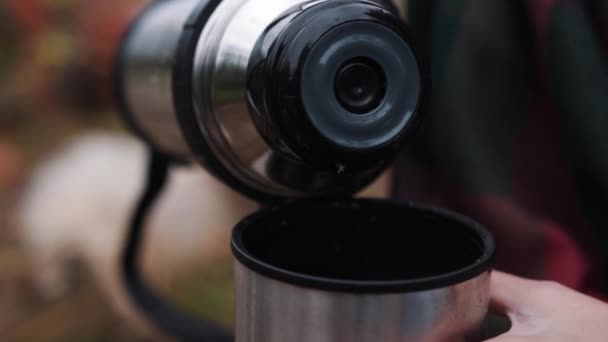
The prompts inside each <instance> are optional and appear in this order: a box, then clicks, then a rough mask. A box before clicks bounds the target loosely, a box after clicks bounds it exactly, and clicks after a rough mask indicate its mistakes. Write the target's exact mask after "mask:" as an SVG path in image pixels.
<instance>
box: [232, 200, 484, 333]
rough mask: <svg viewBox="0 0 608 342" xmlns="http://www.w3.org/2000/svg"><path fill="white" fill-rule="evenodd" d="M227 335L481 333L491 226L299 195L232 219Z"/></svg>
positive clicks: (386, 205)
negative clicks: (232, 282) (231, 328)
mask: <svg viewBox="0 0 608 342" xmlns="http://www.w3.org/2000/svg"><path fill="white" fill-rule="evenodd" d="M232 249H233V253H234V255H235V258H236V261H235V269H236V341H237V342H341V341H344V342H378V341H382V342H404V341H416V342H417V341H425V342H426V341H428V342H439V341H449V342H455V341H479V340H480V339H481V333H482V323H483V320H484V317H485V315H486V314H487V311H488V301H489V280H490V267H491V261H492V257H493V254H494V242H493V239H492V237H491V235H490V234H489V233H488V232H487V231H486V230H484V229H483V228H482V227H480V226H479V225H478V224H476V223H475V222H473V221H471V220H469V219H467V218H464V217H462V216H460V215H457V214H454V213H451V212H448V211H445V210H442V209H435V208H429V207H424V206H420V205H416V204H397V203H392V202H386V201H377V200H336V201H306V202H302V201H300V202H296V203H292V204H287V205H284V206H281V207H276V208H271V209H266V210H264V211H261V212H259V213H256V214H254V215H252V216H250V217H248V218H246V219H245V220H243V221H242V222H241V223H239V224H238V225H237V227H236V228H235V230H234V232H233V237H232Z"/></svg>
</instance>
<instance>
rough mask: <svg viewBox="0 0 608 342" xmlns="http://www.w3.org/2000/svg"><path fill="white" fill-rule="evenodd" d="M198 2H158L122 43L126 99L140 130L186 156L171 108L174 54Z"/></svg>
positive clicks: (157, 143)
mask: <svg viewBox="0 0 608 342" xmlns="http://www.w3.org/2000/svg"><path fill="white" fill-rule="evenodd" d="M197 4H198V0H176V1H159V2H157V3H155V4H153V5H151V7H149V8H148V9H147V10H146V12H145V20H138V21H137V22H136V23H135V26H134V27H133V28H132V31H131V32H130V34H129V36H128V37H127V41H126V42H125V48H124V56H123V61H124V62H123V63H124V66H123V68H122V69H123V70H124V75H123V76H122V77H123V80H124V84H125V85H124V89H125V92H126V94H125V99H126V102H127V106H128V107H129V112H130V114H129V115H132V116H133V119H134V120H135V121H137V124H138V125H139V127H140V129H142V130H143V131H144V132H145V134H146V135H147V136H149V137H151V138H152V139H153V140H154V143H155V144H156V145H158V146H159V147H161V148H163V149H164V150H166V151H169V152H172V153H176V154H179V155H189V154H190V148H189V147H188V145H187V143H186V141H185V140H184V138H183V136H182V133H181V130H180V128H179V125H178V123H177V118H176V113H175V110H174V107H173V90H172V84H171V82H172V77H173V75H172V73H173V63H174V60H175V52H176V48H177V44H178V42H179V37H180V35H181V33H182V29H183V26H184V23H185V22H186V19H187V18H188V16H189V15H190V13H191V12H192V10H193V9H194V7H195V6H196V5H197Z"/></svg>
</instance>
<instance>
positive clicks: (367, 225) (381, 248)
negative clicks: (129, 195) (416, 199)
mask: <svg viewBox="0 0 608 342" xmlns="http://www.w3.org/2000/svg"><path fill="white" fill-rule="evenodd" d="M236 234H237V235H238V237H237V240H238V244H241V246H240V248H242V250H243V251H244V252H245V253H247V254H249V256H250V257H251V258H253V259H255V260H258V261H261V262H262V263H264V264H266V265H270V266H271V267H275V268H278V269H282V270H285V271H288V272H294V273H298V274H305V275H307V276H312V277H322V278H330V279H340V280H349V281H370V282H379V281H380V282H381V281H385V282H386V281H408V280H416V279H421V278H428V277H436V276H441V275H445V274H449V273H452V272H457V271H459V270H463V269H465V268H467V267H471V265H474V264H476V263H479V262H480V260H481V259H482V258H489V256H488V254H489V253H488V241H487V239H486V238H487V236H484V234H487V232H485V231H484V230H482V229H480V228H479V227H478V226H476V224H474V222H472V221H471V222H469V221H468V220H466V219H463V218H460V217H457V216H452V215H450V214H448V213H446V212H439V211H433V210H427V209H421V208H415V207H412V206H405V205H395V204H387V203H382V202H376V201H369V202H352V203H332V204H308V205H292V206H288V207H286V208H283V209H280V210H274V211H270V212H268V213H266V214H262V215H258V216H256V217H254V218H252V219H251V220H248V221H247V222H246V223H245V224H242V225H241V227H240V229H239V227H237V230H236ZM488 235H489V234H488ZM492 248H493V247H492Z"/></svg>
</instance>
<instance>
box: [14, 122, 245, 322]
mask: <svg viewBox="0 0 608 342" xmlns="http://www.w3.org/2000/svg"><path fill="white" fill-rule="evenodd" d="M147 157H148V156H147V153H146V149H145V146H144V145H143V144H142V143H140V142H138V141H137V140H135V139H134V138H130V137H126V136H123V135H119V134H111V133H94V134H88V135H85V136H81V137H79V138H77V139H76V140H74V141H72V142H71V143H69V144H68V145H67V146H65V147H64V148H63V149H61V150H60V151H58V152H57V153H56V154H55V155H53V156H51V157H50V158H49V159H48V160H47V161H46V162H43V163H42V164H41V165H40V166H39V167H38V168H37V170H36V171H35V173H34V174H33V176H32V179H31V182H30V183H29V185H28V187H27V189H26V191H25V193H24V194H23V197H22V199H21V201H20V205H19V208H18V220H19V221H20V226H21V231H20V233H21V237H22V240H23V242H24V244H25V245H26V248H27V249H28V251H29V253H30V255H31V257H32V260H33V262H34V276H35V277H36V278H35V281H36V283H37V285H38V287H39V288H40V289H41V290H42V291H43V293H44V294H46V296H48V297H56V296H60V295H61V294H62V293H64V292H65V291H66V290H67V289H68V284H67V277H66V270H67V266H68V264H69V261H70V260H72V259H77V260H80V261H83V262H84V263H85V264H86V265H87V266H88V268H90V271H91V272H92V273H93V274H94V276H95V279H96V281H97V282H98V283H99V285H100V287H101V289H102V290H103V291H104V292H105V294H106V295H107V296H109V298H110V300H111V302H112V304H113V306H114V307H115V308H116V309H117V310H118V311H119V313H121V314H122V315H124V316H125V317H127V318H129V319H131V321H133V320H135V321H137V322H132V323H136V324H138V325H139V326H142V323H143V321H141V319H139V315H137V314H136V312H135V311H133V307H132V306H131V303H130V301H129V299H128V298H127V297H126V295H125V292H124V289H123V283H122V278H121V275H120V270H119V267H118V265H119V257H120V255H121V252H122V248H123V243H124V241H125V238H126V232H127V225H128V222H129V220H130V217H131V214H132V209H133V208H134V206H135V204H136V202H137V200H138V198H139V196H140V192H141V190H142V187H143V184H144V180H145V174H146V162H147ZM256 207H257V206H256V204H255V203H254V202H252V201H250V200H247V199H244V198H243V197H241V196H240V195H238V194H236V193H235V192H233V191H231V190H230V189H228V188H227V187H225V186H224V185H223V184H221V183H219V182H218V181H217V180H215V179H214V178H212V177H211V176H210V175H208V174H207V173H206V172H205V171H204V170H203V169H202V168H201V167H199V166H197V165H194V166H192V167H181V168H173V169H172V171H171V173H170V178H169V183H168V186H167V188H166V190H165V192H164V193H163V195H162V198H161V199H160V200H159V201H158V203H157V205H156V207H155V209H154V211H153V213H152V214H151V216H150V219H149V220H148V224H147V229H146V235H145V248H144V253H143V254H144V256H143V263H142V264H143V267H144V269H145V272H146V274H147V275H148V276H149V277H150V278H151V280H152V281H154V282H155V283H159V282H161V283H162V282H166V281H170V280H171V278H172V277H173V276H174V275H175V274H174V273H176V272H180V271H187V270H188V269H189V268H192V267H198V266H200V265H211V264H212V263H213V261H217V258H225V257H229V235H230V231H231V228H232V227H233V226H234V225H235V224H236V222H237V221H238V220H239V219H241V218H243V217H244V216H245V215H247V214H248V213H250V212H252V211H254V210H255V209H256ZM144 327H145V325H144Z"/></svg>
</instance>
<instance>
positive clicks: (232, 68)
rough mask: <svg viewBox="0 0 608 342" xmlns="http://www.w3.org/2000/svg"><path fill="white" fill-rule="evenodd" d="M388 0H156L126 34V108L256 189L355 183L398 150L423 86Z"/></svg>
mask: <svg viewBox="0 0 608 342" xmlns="http://www.w3.org/2000/svg"><path fill="white" fill-rule="evenodd" d="M387 3H388V2H384V1H375V2H371V1H363V0H331V1H301V0H223V1H218V0H173V1H157V2H155V3H153V4H152V5H151V6H150V7H149V8H148V9H147V10H146V11H145V12H144V13H143V14H142V15H141V16H140V18H138V19H137V21H136V22H135V23H134V24H133V26H132V29H131V30H130V32H129V34H128V35H127V37H126V39H125V41H124V43H123V48H122V53H121V56H120V58H119V62H118V63H119V73H118V75H119V77H118V88H119V95H120V99H121V101H120V102H121V104H122V108H123V110H122V112H123V113H124V114H125V117H126V118H127V120H128V121H129V122H130V123H131V126H132V127H133V128H134V129H135V131H136V132H138V133H139V134H140V136H141V137H143V138H144V139H145V140H146V141H147V142H149V143H150V144H151V145H153V146H155V147H157V148H158V149H159V150H162V151H164V152H166V153H167V154H170V155H172V156H176V157H178V158H182V159H189V160H196V161H198V162H200V163H201V164H202V165H203V166H204V167H205V168H206V169H207V170H208V171H209V172H211V173H213V174H214V175H215V176H216V177H218V178H219V179H221V180H222V181H224V182H225V183H226V184H228V185H230V186H231V187H233V188H234V189H236V190H237V191H239V192H241V193H243V194H246V195H247V196H249V197H252V198H254V199H257V200H259V201H262V202H272V201H276V200H281V199H284V198H302V197H309V196H323V197H327V196H337V195H349V194H351V193H353V192H355V191H357V190H359V189H361V188H362V187H363V186H365V185H366V184H368V183H370V182H371V181H372V180H373V179H375V178H376V177H377V176H378V174H379V173H380V172H381V171H382V170H384V169H385V168H386V167H387V166H388V165H389V164H390V162H391V161H392V160H393V158H394V156H395V155H396V154H397V152H398V150H399V147H400V146H401V145H402V144H403V142H404V140H406V139H407V137H408V136H409V135H410V133H411V131H412V130H413V128H414V127H415V126H416V123H417V121H418V117H419V112H420V110H419V109H420V107H421V104H422V103H423V98H424V90H425V89H426V84H425V82H426V79H425V74H424V73H423V71H422V70H423V68H422V67H421V63H422V60H421V59H420V58H419V56H418V55H417V51H416V49H415V47H414V45H413V44H414V43H413V38H412V37H411V34H410V31H409V29H408V27H407V26H406V24H405V23H404V21H403V20H402V19H401V18H400V16H399V15H398V14H397V12H396V10H395V9H394V7H393V6H388V5H386V4H387Z"/></svg>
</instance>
